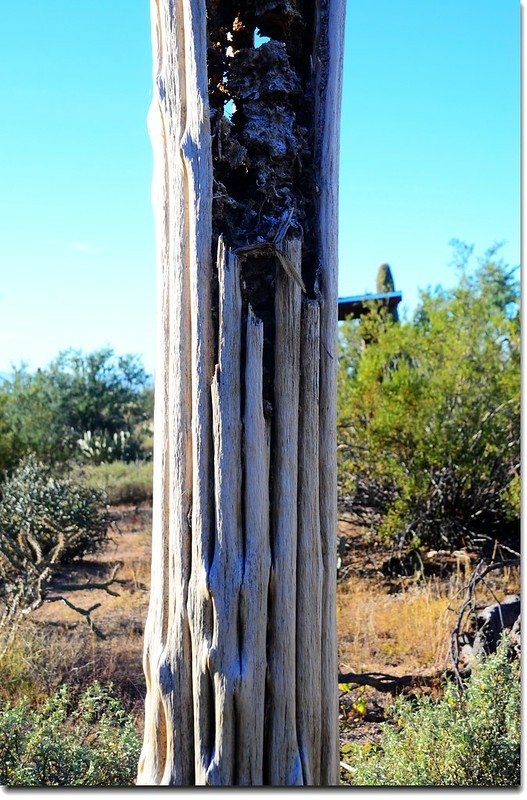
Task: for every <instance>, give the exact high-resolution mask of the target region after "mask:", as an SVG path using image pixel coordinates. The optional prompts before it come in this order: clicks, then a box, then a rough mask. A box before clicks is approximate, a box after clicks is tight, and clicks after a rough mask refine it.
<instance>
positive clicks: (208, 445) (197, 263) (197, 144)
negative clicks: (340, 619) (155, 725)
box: [180, 0, 215, 785]
mask: <svg viewBox="0 0 527 800" xmlns="http://www.w3.org/2000/svg"><path fill="white" fill-rule="evenodd" d="M180 2H181V5H182V8H183V15H184V18H185V22H186V24H185V28H184V42H185V52H184V62H185V78H186V89H185V95H184V97H181V98H180V103H181V105H182V106H183V107H184V110H185V123H184V130H183V133H182V135H181V140H180V143H181V152H182V154H183V160H184V164H185V170H186V175H187V181H188V186H187V213H188V219H187V231H186V234H187V237H188V247H189V256H188V259H189V262H188V269H189V273H190V310H191V331H190V334H191V353H192V465H193V482H192V574H191V580H190V587H189V615H190V626H191V635H192V651H193V664H192V667H193V693H194V698H193V706H194V742H195V783H196V784H197V785H202V784H205V783H207V780H208V779H207V771H208V770H209V769H210V762H211V759H212V757H213V754H212V748H213V741H214V737H215V730H214V707H213V706H214V697H213V694H214V692H213V685H212V676H211V674H210V668H209V663H208V654H209V651H210V648H211V645H212V635H213V618H212V601H211V597H210V592H209V587H208V574H209V570H210V567H211V558H212V553H213V552H214V541H215V527H214V526H215V522H214V497H213V490H212V485H213V466H212V465H213V452H212V417H211V413H212V412H211V395H210V386H211V381H212V376H213V372H214V358H213V331H212V316H211V308H212V264H211V251H212V154H211V140H210V119H209V101H208V79H207V30H206V24H207V23H206V17H207V13H206V3H205V0H180Z"/></svg>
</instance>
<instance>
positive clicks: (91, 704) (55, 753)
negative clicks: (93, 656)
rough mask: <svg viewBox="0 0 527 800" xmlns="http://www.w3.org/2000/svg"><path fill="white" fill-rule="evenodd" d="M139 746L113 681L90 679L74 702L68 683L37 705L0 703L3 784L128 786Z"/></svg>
mask: <svg viewBox="0 0 527 800" xmlns="http://www.w3.org/2000/svg"><path fill="white" fill-rule="evenodd" d="M139 750H140V740H139V734H138V731H137V729H136V728H135V725H134V723H133V720H132V718H131V717H130V715H129V714H128V713H127V712H126V711H125V709H124V707H123V706H122V704H121V702H120V701H119V700H118V699H117V698H116V697H114V696H113V694H112V686H111V684H110V685H109V686H107V687H103V686H101V685H100V684H99V683H94V684H92V685H91V686H90V687H88V689H87V690H86V691H85V692H84V693H83V694H82V695H81V696H80V697H79V698H78V700H77V701H76V702H73V700H72V698H71V693H70V690H69V689H68V687H67V686H65V685H64V686H62V687H61V688H60V689H59V691H58V692H57V693H56V694H54V695H53V697H51V698H49V699H48V700H47V701H46V702H44V703H43V704H41V705H40V706H38V707H37V708H32V707H31V706H30V704H29V703H28V701H27V700H25V699H23V700H20V701H19V702H18V703H16V704H15V705H9V704H7V705H4V706H3V708H2V707H0V784H2V785H4V786H130V785H132V784H133V783H134V778H135V774H136V769H137V761H138V758H139Z"/></svg>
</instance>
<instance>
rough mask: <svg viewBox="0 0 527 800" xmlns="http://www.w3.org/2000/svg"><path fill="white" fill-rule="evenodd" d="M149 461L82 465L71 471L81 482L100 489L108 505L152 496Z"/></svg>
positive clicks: (142, 500) (141, 500) (146, 499)
mask: <svg viewBox="0 0 527 800" xmlns="http://www.w3.org/2000/svg"><path fill="white" fill-rule="evenodd" d="M152 470H153V466H152V462H151V461H132V462H130V463H125V462H123V461H113V462H112V463H111V464H97V465H91V464H90V465H84V466H82V468H80V469H78V470H76V471H75V472H74V474H75V475H77V477H78V479H79V480H80V481H82V483H83V484H84V485H85V486H88V487H91V488H93V489H98V490H100V491H102V492H104V496H105V497H106V499H107V502H108V503H110V504H111V505H118V504H120V503H135V504H137V503H142V502H145V501H150V502H151V500H152Z"/></svg>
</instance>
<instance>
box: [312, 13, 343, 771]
mask: <svg viewBox="0 0 527 800" xmlns="http://www.w3.org/2000/svg"><path fill="white" fill-rule="evenodd" d="M345 11H346V3H345V0H316V3H315V20H316V23H315V25H316V30H315V46H314V58H313V64H314V85H315V154H314V180H315V185H316V187H317V194H316V197H317V203H316V225H317V242H318V289H319V293H320V297H321V315H320V428H319V442H320V453H319V465H320V466H319V470H320V530H321V540H322V560H323V571H324V579H323V588H322V628H323V631H324V639H325V645H324V648H323V651H322V696H321V705H322V748H323V753H322V767H321V769H322V772H321V783H322V785H334V784H337V783H338V781H339V740H338V690H337V677H336V676H337V670H338V663H337V633H336V575H337V549H336V537H337V462H336V452H337V313H338V306H337V302H338V296H337V292H338V185H339V180H338V167H339V128H340V108H341V96H342V64H343V57H344V18H345Z"/></svg>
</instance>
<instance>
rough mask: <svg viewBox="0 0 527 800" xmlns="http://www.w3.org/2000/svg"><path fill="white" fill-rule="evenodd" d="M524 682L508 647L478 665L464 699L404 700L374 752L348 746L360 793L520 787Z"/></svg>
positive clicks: (452, 692)
mask: <svg viewBox="0 0 527 800" xmlns="http://www.w3.org/2000/svg"><path fill="white" fill-rule="evenodd" d="M520 695H521V687H520V679H519V667H518V662H517V661H515V662H512V661H510V659H509V656H508V651H507V646H506V642H505V643H502V644H501V645H500V647H499V648H498V651H497V652H496V653H495V654H494V655H492V656H489V657H488V658H487V659H486V660H485V661H483V662H480V663H479V664H478V665H477V667H476V668H475V669H474V671H473V673H472V675H471V677H470V678H469V679H468V682H467V685H466V689H465V691H463V692H462V691H460V689H459V688H458V687H457V686H455V685H454V684H453V683H451V682H447V684H446V688H445V692H444V696H443V697H442V698H441V699H440V700H438V701H433V700H431V699H430V698H429V697H424V698H422V699H420V700H418V701H415V702H412V701H410V700H406V699H403V698H399V699H398V700H397V701H396V702H395V703H394V704H393V705H392V707H391V708H390V709H389V711H388V714H389V722H387V723H385V724H384V731H383V734H382V736H381V739H380V741H379V742H378V743H377V744H376V745H373V746H372V745H371V744H370V743H368V744H367V745H366V746H364V745H351V746H350V745H347V746H346V749H345V752H344V753H343V758H345V763H347V764H348V769H349V770H350V771H346V775H347V777H348V779H349V780H350V781H351V783H352V784H353V785H356V786H519V785H520V735H521V715H520Z"/></svg>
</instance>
